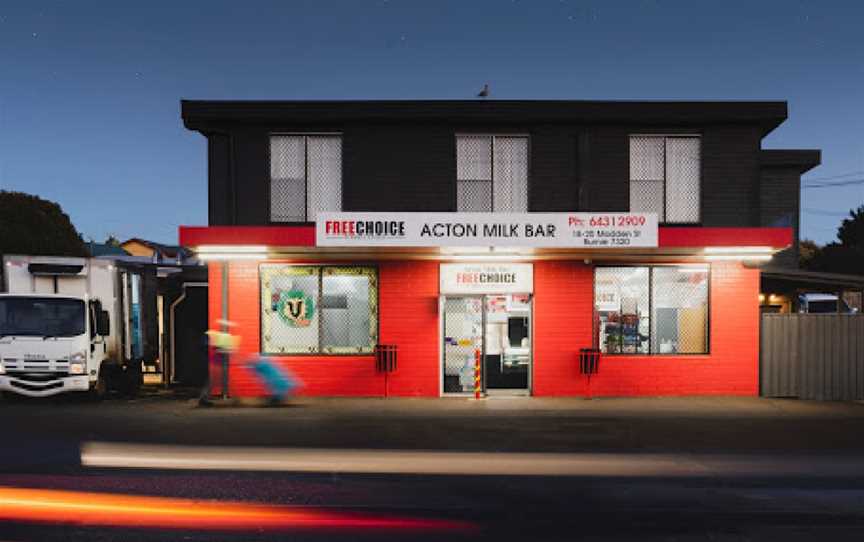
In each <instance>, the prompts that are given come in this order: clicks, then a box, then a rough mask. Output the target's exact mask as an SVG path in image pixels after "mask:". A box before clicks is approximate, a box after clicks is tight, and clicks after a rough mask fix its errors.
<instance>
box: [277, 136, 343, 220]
mask: <svg viewBox="0 0 864 542" xmlns="http://www.w3.org/2000/svg"><path fill="white" fill-rule="evenodd" d="M341 208H342V136H339V135H274V136H271V137H270V220H271V221H272V222H308V221H314V220H315V217H316V216H317V213H318V212H320V211H339V210H341Z"/></svg>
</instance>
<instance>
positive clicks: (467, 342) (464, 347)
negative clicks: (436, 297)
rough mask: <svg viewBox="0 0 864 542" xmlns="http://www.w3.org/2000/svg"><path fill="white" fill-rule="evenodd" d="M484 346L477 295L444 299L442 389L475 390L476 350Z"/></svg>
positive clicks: (481, 317)
mask: <svg viewBox="0 0 864 542" xmlns="http://www.w3.org/2000/svg"><path fill="white" fill-rule="evenodd" d="M482 348H483V300H482V298H480V297H447V298H445V299H444V367H443V371H442V372H443V378H444V382H443V389H444V393H464V392H471V391H473V390H474V365H475V356H476V352H477V350H482Z"/></svg>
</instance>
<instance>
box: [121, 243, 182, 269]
mask: <svg viewBox="0 0 864 542" xmlns="http://www.w3.org/2000/svg"><path fill="white" fill-rule="evenodd" d="M120 248H121V249H123V251H125V252H126V253H127V254H128V255H130V256H133V257H136V258H139V259H146V260H147V261H149V262H151V263H159V264H161V263H164V264H176V265H181V264H194V263H195V262H190V261H189V259H190V257H191V254H190V253H189V251H188V250H187V249H185V248H183V247H180V246H173V245H165V244H162V243H157V242H155V241H148V240H147V239H139V238H137V237H133V238H132V239H128V240H126V241H123V242H122V243H120Z"/></svg>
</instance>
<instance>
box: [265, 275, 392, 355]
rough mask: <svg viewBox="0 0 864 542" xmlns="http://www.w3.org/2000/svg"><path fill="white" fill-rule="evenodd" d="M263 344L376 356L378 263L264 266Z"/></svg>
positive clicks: (277, 350)
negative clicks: (376, 267) (363, 265)
mask: <svg viewBox="0 0 864 542" xmlns="http://www.w3.org/2000/svg"><path fill="white" fill-rule="evenodd" d="M260 274H261V330H262V333H261V343H262V344H261V348H262V351H263V352H266V353H268V354H303V353H306V354H309V353H324V354H349V353H351V354H370V353H372V351H373V349H374V346H375V344H376V343H377V342H378V274H377V271H376V269H375V268H373V267H355V266H350V267H348V266H346V267H334V266H325V267H321V266H298V265H291V264H265V265H262V266H261V271H260Z"/></svg>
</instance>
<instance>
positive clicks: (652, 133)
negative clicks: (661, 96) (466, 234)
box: [182, 100, 820, 264]
mask: <svg viewBox="0 0 864 542" xmlns="http://www.w3.org/2000/svg"><path fill="white" fill-rule="evenodd" d="M182 116H183V121H184V123H185V125H186V127H187V128H189V129H192V130H197V131H199V132H201V133H202V134H204V135H205V136H206V137H207V140H208V166H209V167H208V169H209V222H210V225H212V226H218V225H266V224H285V223H297V222H307V221H313V220H314V215H315V212H316V211H319V210H333V211H338V210H342V211H443V212H447V211H481V212H482V211H496V212H526V211H527V212H559V211H628V210H632V211H652V212H657V213H658V215H659V216H660V221H661V224H666V225H676V224H682V225H683V224H687V225H701V226H727V227H728V226H791V227H793V228H794V229H795V239H796V242H797V238H798V235H797V232H798V216H799V213H798V210H799V184H800V176H801V174H802V173H804V172H806V171H807V170H809V169H811V168H812V167H814V166H816V165H818V164H819V161H820V153H819V151H818V150H763V149H762V148H761V142H762V138H763V137H765V136H766V135H767V134H768V133H769V132H771V131H772V130H774V129H775V128H776V127H777V126H778V125H780V123H782V122H783V121H784V120H785V119H786V117H787V107H786V103H785V102H608V101H569V100H568V101H545V100H544V101H522V100H518V101H498V100H470V101H275V102H270V101H252V102H237V101H183V103H182ZM786 252H787V253H786V254H781V255H779V256H778V258H776V259H775V261H776V260H779V261H777V263H785V264H790V263H792V262H794V253H793V251H792V250H790V251H786Z"/></svg>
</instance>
